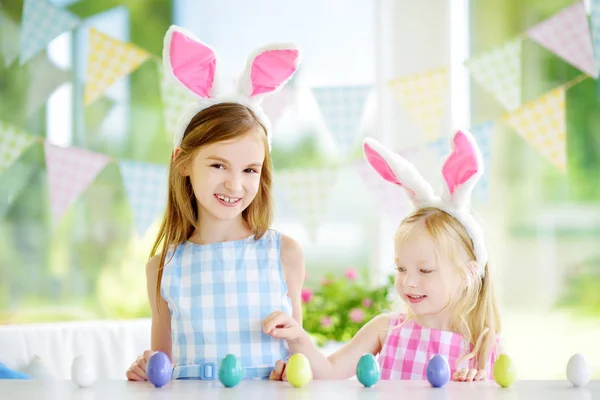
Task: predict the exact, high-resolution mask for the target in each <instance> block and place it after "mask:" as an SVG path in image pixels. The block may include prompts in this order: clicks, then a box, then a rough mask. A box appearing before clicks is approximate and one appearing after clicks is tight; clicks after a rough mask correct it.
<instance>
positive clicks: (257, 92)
mask: <svg viewBox="0 0 600 400" xmlns="http://www.w3.org/2000/svg"><path fill="white" fill-rule="evenodd" d="M299 56H300V52H299V51H298V49H296V48H295V47H294V46H292V45H271V46H269V47H266V48H263V49H260V50H259V51H258V52H257V53H256V54H255V55H254V56H252V57H250V58H249V60H248V65H247V66H246V70H245V71H244V72H243V73H242V76H241V79H240V92H241V94H242V95H243V96H247V97H248V98H252V99H253V100H258V101H260V99H261V97H262V95H264V94H268V93H273V92H276V91H278V90H279V89H281V88H282V87H283V86H284V85H285V84H286V83H287V82H288V80H290V78H291V77H292V75H294V73H295V72H296V70H297V69H298V63H299V61H300V60H299V58H300V57H299Z"/></svg>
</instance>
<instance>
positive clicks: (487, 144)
mask: <svg viewBox="0 0 600 400" xmlns="http://www.w3.org/2000/svg"><path fill="white" fill-rule="evenodd" d="M493 132H494V123H493V122H486V123H483V124H480V125H477V126H475V127H474V128H472V129H471V133H472V134H473V137H474V138H475V141H476V142H477V146H478V147H479V150H480V151H481V157H482V158H483V165H484V169H483V175H482V176H481V179H479V182H477V185H476V186H475V188H474V189H473V196H474V197H476V198H478V199H479V200H481V201H482V202H483V203H487V200H488V190H489V184H490V173H491V166H492V134H493Z"/></svg>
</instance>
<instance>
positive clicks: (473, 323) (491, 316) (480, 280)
mask: <svg viewBox="0 0 600 400" xmlns="http://www.w3.org/2000/svg"><path fill="white" fill-rule="evenodd" d="M414 229H425V232H426V233H427V234H428V235H429V237H430V238H431V240H432V241H433V243H434V245H435V248H436V249H437V258H438V260H444V261H447V262H449V263H450V264H451V265H452V266H453V267H454V268H456V272H457V273H458V274H459V276H460V277H461V278H462V282H464V283H465V284H464V287H463V288H462V292H461V293H460V294H459V295H457V296H455V297H456V298H454V299H452V298H451V299H449V300H448V304H447V305H446V307H445V308H444V309H449V310H450V311H451V321H452V326H451V330H452V331H453V332H456V333H458V334H460V335H461V336H462V337H463V338H464V339H466V340H468V341H469V343H470V344H474V349H473V351H472V352H471V353H469V354H465V355H463V356H462V357H460V358H459V360H458V361H457V367H458V364H460V362H461V361H462V360H464V359H465V358H466V359H470V358H473V357H474V358H475V364H476V366H477V369H484V368H485V367H486V364H487V360H488V358H489V355H490V352H491V351H492V349H493V347H494V346H495V345H496V337H497V334H498V333H499V332H500V313H499V307H498V304H497V301H496V295H495V292H494V285H493V281H492V279H491V278H490V271H489V268H488V265H487V264H486V266H485V276H484V277H481V276H480V275H479V273H478V271H477V268H476V267H475V264H474V263H475V251H474V249H473V241H472V240H471V238H470V237H469V235H468V234H467V231H466V229H465V227H464V226H463V225H462V224H461V223H460V222H458V220H457V219H456V218H454V217H453V216H451V215H450V214H447V213H445V212H444V211H442V210H440V209H438V208H433V207H427V208H421V209H418V210H416V211H414V212H413V213H412V214H410V215H409V216H408V217H406V218H405V219H404V221H402V224H400V227H399V228H398V231H397V232H396V237H395V240H396V242H397V243H402V242H404V241H405V240H406V239H407V238H408V236H409V235H410V234H411V232H413V230H414ZM413 318H414V315H411V312H410V310H408V313H407V317H406V319H407V320H409V319H413Z"/></svg>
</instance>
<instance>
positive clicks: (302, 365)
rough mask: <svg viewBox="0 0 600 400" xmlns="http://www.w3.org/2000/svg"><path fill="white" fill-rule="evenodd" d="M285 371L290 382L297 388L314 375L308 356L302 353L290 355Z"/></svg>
mask: <svg viewBox="0 0 600 400" xmlns="http://www.w3.org/2000/svg"><path fill="white" fill-rule="evenodd" d="M285 371H286V375H287V380H288V382H289V383H291V384H292V385H293V386H295V387H297V388H299V387H302V386H304V385H306V384H307V383H308V382H310V381H311V380H312V377H313V375H312V369H311V368H310V362H309V361H308V358H306V356H305V355H304V354H300V353H296V354H293V355H292V356H291V357H290V359H289V361H288V363H287V367H286V368H285Z"/></svg>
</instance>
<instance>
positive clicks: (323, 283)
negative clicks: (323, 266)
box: [321, 277, 333, 286]
mask: <svg viewBox="0 0 600 400" xmlns="http://www.w3.org/2000/svg"><path fill="white" fill-rule="evenodd" d="M332 283H333V281H332V280H331V279H329V278H328V277H325V278H323V279H321V286H327V285H330V284H332Z"/></svg>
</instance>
